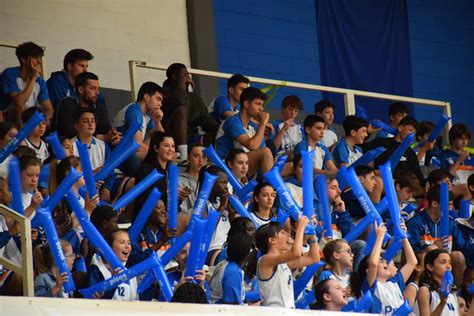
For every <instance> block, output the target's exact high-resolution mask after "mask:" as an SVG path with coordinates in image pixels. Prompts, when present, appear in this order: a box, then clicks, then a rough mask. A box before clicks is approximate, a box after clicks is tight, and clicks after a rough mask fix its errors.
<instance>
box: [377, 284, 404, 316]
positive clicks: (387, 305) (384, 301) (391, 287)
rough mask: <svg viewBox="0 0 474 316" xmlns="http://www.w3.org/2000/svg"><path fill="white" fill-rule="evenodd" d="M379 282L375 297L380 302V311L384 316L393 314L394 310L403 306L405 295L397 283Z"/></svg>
mask: <svg viewBox="0 0 474 316" xmlns="http://www.w3.org/2000/svg"><path fill="white" fill-rule="evenodd" d="M375 282H377V285H376V289H375V291H374V294H375V296H376V297H377V299H378V300H379V301H380V304H381V307H380V310H381V312H382V313H384V314H390V313H393V311H394V309H396V308H398V307H400V306H401V305H402V304H403V294H402V292H401V290H400V287H399V286H398V284H397V283H396V282H390V281H388V282H385V283H382V282H379V281H375Z"/></svg>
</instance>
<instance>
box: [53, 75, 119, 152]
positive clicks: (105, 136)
mask: <svg viewBox="0 0 474 316" xmlns="http://www.w3.org/2000/svg"><path fill="white" fill-rule="evenodd" d="M75 87H76V94H77V97H67V98H64V99H63V100H62V101H61V103H59V105H58V109H57V112H56V119H55V127H56V129H57V132H58V134H59V136H63V137H67V138H73V137H74V136H75V135H76V131H75V129H74V118H73V113H74V112H76V110H77V109H78V108H79V107H85V108H89V109H91V110H92V111H93V112H94V114H95V118H96V124H97V127H96V135H95V136H96V137H97V138H98V139H100V140H103V141H105V142H107V143H111V144H113V145H115V144H117V143H118V142H119V141H120V137H121V136H120V133H118V132H117V131H116V130H115V129H113V128H112V125H111V124H110V121H109V113H108V110H107V107H106V106H105V105H103V104H101V103H97V99H98V98H99V77H97V75H95V74H93V73H91V72H83V73H81V74H79V75H77V77H76V80H75Z"/></svg>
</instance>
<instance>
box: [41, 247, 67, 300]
mask: <svg viewBox="0 0 474 316" xmlns="http://www.w3.org/2000/svg"><path fill="white" fill-rule="evenodd" d="M57 242H58V244H57V245H54V247H56V246H58V247H59V248H58V249H57V250H58V251H60V252H61V253H62V256H63V258H64V261H65V263H66V264H67V266H66V268H67V269H68V271H67V272H66V271H64V272H61V271H60V270H59V269H58V266H57V265H56V263H55V261H54V259H53V254H52V251H51V247H50V244H46V245H38V246H37V247H36V248H35V251H34V260H35V275H36V278H35V296H43V297H63V298H67V297H70V293H69V291H68V290H66V289H65V285H66V284H68V283H71V282H72V278H71V272H70V270H72V266H73V263H74V257H75V254H74V253H73V252H72V248H71V245H70V244H69V242H67V241H65V240H57ZM72 284H74V283H72Z"/></svg>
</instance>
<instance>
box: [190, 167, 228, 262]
mask: <svg viewBox="0 0 474 316" xmlns="http://www.w3.org/2000/svg"><path fill="white" fill-rule="evenodd" d="M205 171H206V172H208V173H209V174H212V175H217V176H218V178H217V180H216V182H215V183H214V186H213V187H212V191H211V194H210V195H209V200H208V201H207V205H206V210H204V214H205V215H204V217H207V212H208V211H209V209H210V208H211V207H212V208H213V209H214V210H216V211H218V212H219V213H220V216H219V221H218V222H217V226H216V229H215V231H214V235H213V236H212V239H211V243H210V245H209V252H208V253H207V257H206V264H207V265H208V266H213V265H214V260H215V258H216V257H217V255H218V254H219V253H220V252H221V250H222V247H223V246H224V243H225V241H226V239H227V233H228V232H229V229H230V220H231V219H232V218H233V217H234V213H233V212H229V211H231V209H230V208H228V202H229V196H230V194H229V182H228V180H227V174H226V173H225V172H224V170H222V169H221V168H219V167H216V166H210V167H207V168H206V169H204V168H203V169H201V172H200V175H199V186H201V185H202V182H203V180H204V172H205Z"/></svg>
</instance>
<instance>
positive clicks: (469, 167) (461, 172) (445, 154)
mask: <svg viewBox="0 0 474 316" xmlns="http://www.w3.org/2000/svg"><path fill="white" fill-rule="evenodd" d="M438 158H439V160H440V161H441V167H442V168H443V169H448V168H449V167H451V166H452V165H454V163H455V162H456V160H458V158H459V154H458V153H457V152H455V151H454V150H452V149H446V150H443V151H442V152H441V153H440V154H439V156H438ZM473 173H474V167H473V164H472V162H471V157H470V156H468V157H467V158H466V159H464V160H463V161H462V162H461V164H460V166H459V168H458V170H457V171H456V177H455V178H454V180H453V184H464V183H467V179H468V178H469V176H470V175H471V174H473Z"/></svg>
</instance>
